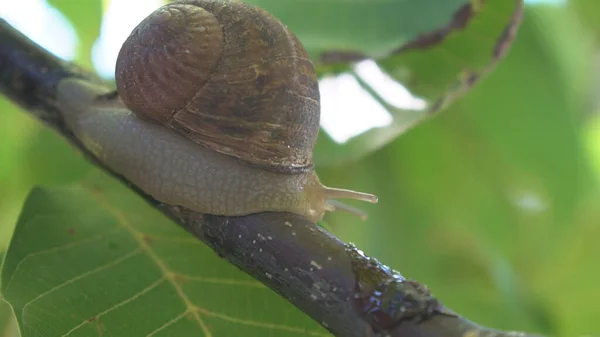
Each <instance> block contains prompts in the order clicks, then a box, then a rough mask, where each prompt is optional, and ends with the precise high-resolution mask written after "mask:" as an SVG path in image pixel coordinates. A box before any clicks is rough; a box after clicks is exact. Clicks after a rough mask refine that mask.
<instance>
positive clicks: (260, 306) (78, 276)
mask: <svg viewBox="0 0 600 337" xmlns="http://www.w3.org/2000/svg"><path fill="white" fill-rule="evenodd" d="M2 291H3V294H4V296H5V298H6V300H7V301H8V302H9V303H10V304H11V306H12V307H13V309H14V311H15V314H16V317H17V320H18V322H19V327H20V328H21V331H22V333H23V336H24V337H29V336H58V335H68V336H90V335H97V334H102V335H105V336H142V335H143V336H146V335H151V336H236V335H243V336H264V335H272V336H327V335H328V334H327V333H326V332H325V331H324V330H323V329H322V328H320V327H319V326H318V325H317V324H316V323H315V322H313V321H312V320H310V319H309V318H308V317H306V316H305V315H304V314H303V313H302V312H300V311H299V310H298V309H296V308H295V307H293V306H292V305H290V304H289V303H287V302H285V301H284V300H283V299H281V298H280V297H279V296H278V295H277V294H275V293H274V292H273V291H271V290H270V289H268V288H266V287H264V286H263V285H262V284H260V283H258V282H256V281H254V280H253V279H251V278H250V277H249V276H247V275H246V274H244V273H242V272H240V271H239V270H237V269H236V268H235V267H233V266H232V265H230V264H228V263H227V262H226V261H224V260H222V259H220V258H219V257H218V256H216V255H215V254H214V253H213V251H212V250H210V248H208V247H207V246H205V245H204V244H202V243H201V242H199V241H198V240H197V239H196V238H194V237H192V236H191V235H190V234H188V233H187V232H185V231H184V230H183V229H181V228H179V227H177V226H176V225H175V224H173V223H172V222H170V221H168V220H167V219H166V218H164V217H163V216H162V215H160V214H158V212H157V211H156V210H154V209H151V208H150V207H149V206H148V205H147V204H146V203H145V202H143V201H142V200H141V199H140V198H139V197H138V196H136V195H134V194H133V193H132V192H130V191H129V190H127V189H125V188H124V187H123V186H121V185H118V184H117V183H115V182H114V181H112V180H109V179H101V180H100V181H98V180H96V179H94V181H93V182H91V183H87V184H86V185H85V186H74V187H69V188H42V187H40V188H36V189H34V190H33V191H32V192H31V194H30V196H29V198H28V199H27V202H26V204H25V207H24V209H23V212H22V214H21V217H20V219H19V222H18V224H17V227H16V229H15V233H14V237H13V239H12V242H11V245H10V247H9V249H8V252H7V256H6V259H5V263H4V267H3V269H2Z"/></svg>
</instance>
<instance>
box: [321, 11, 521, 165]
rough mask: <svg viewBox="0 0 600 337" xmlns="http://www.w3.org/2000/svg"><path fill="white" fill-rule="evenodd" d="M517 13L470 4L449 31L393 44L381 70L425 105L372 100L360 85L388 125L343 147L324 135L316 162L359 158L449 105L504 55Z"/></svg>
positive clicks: (366, 86) (369, 132)
mask: <svg viewBox="0 0 600 337" xmlns="http://www.w3.org/2000/svg"><path fill="white" fill-rule="evenodd" d="M410 3H413V4H414V3H419V2H410ZM522 9H523V3H522V1H521V0H512V1H506V0H490V1H486V2H484V3H479V2H471V3H470V5H469V6H466V7H462V8H461V9H460V11H459V12H458V13H456V15H455V17H454V21H453V22H452V23H451V24H449V26H448V27H451V29H447V30H444V31H443V33H442V32H438V33H436V34H433V33H432V34H429V35H427V34H425V35H421V36H420V37H419V38H418V39H416V40H414V41H412V42H411V43H409V44H407V45H398V46H397V47H398V48H397V49H395V50H394V51H392V53H391V55H389V56H387V57H382V58H378V59H376V60H377V61H378V64H379V65H380V66H381V67H382V69H383V70H384V71H385V72H387V73H388V74H389V75H390V76H391V77H392V78H393V79H395V80H397V81H398V82H400V83H402V84H403V85H404V86H405V87H406V88H407V89H408V90H409V91H410V92H411V93H412V94H413V95H416V96H417V97H419V98H421V99H423V100H424V101H425V102H426V103H427V107H426V108H425V109H424V110H421V111H411V110H405V109H402V108H397V107H394V106H393V105H392V104H390V103H389V102H386V101H385V100H384V99H382V98H380V97H376V95H377V91H376V90H373V88H372V87H370V85H369V84H365V83H363V86H364V87H365V89H367V90H368V91H369V92H370V94H371V95H375V98H377V100H378V101H379V102H380V103H381V104H382V105H383V106H384V107H385V108H386V109H387V110H388V111H389V112H390V114H391V115H392V116H393V122H392V123H391V124H390V125H389V126H386V127H381V128H375V129H372V130H370V131H368V132H366V133H364V134H362V135H360V136H359V137H356V138H354V139H351V140H350V141H348V142H347V143H345V144H342V145H340V144H336V143H334V142H333V141H332V140H331V139H329V138H328V137H326V136H325V135H323V136H321V137H320V139H319V144H318V145H317V148H316V149H315V161H316V162H317V163H318V164H321V165H327V164H341V163H344V162H347V161H351V160H357V159H360V158H362V157H363V156H365V155H367V154H369V153H371V152H373V151H375V150H377V149H379V148H381V147H382V146H384V145H386V144H387V143H389V142H391V141H393V140H394V139H396V138H397V137H398V136H399V135H401V134H403V133H404V132H406V131H407V130H408V129H410V128H411V127H413V126H415V125H417V124H419V123H421V122H423V121H425V120H426V119H427V118H428V117H430V116H431V115H433V114H435V113H438V112H440V111H442V110H443V109H445V108H447V107H448V106H450V105H451V104H452V103H453V102H454V100H456V99H457V98H459V97H461V96H462V95H463V94H464V93H466V92H467V91H468V90H470V89H471V88H472V87H473V86H474V85H475V83H476V82H478V81H479V80H480V79H481V78H483V77H484V76H485V75H486V74H487V73H489V72H491V71H492V70H493V69H494V67H495V65H496V64H497V63H498V62H499V61H500V60H501V59H502V58H503V57H504V55H505V54H506V53H507V52H508V50H509V47H510V45H511V43H512V39H513V37H514V35H515V33H516V30H517V28H518V26H519V24H520V18H521V13H522ZM397 33H398V34H400V35H401V34H402V33H401V32H397ZM398 95H400V93H398ZM362 113H363V114H368V113H369V111H363V112H362ZM340 123H341V124H343V123H344V121H343V120H340Z"/></svg>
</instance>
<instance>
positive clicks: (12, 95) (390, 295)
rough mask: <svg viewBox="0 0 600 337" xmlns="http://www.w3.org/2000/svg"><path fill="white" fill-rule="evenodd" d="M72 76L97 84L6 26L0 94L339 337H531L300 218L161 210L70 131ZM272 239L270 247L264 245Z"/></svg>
mask: <svg viewBox="0 0 600 337" xmlns="http://www.w3.org/2000/svg"><path fill="white" fill-rule="evenodd" d="M69 77H78V78H82V79H86V80H88V81H93V82H98V81H99V79H98V78H97V77H96V76H95V75H93V74H90V73H86V72H85V71H83V70H81V69H80V68H78V67H77V66H75V65H73V64H70V63H67V62H64V61H61V60H60V59H58V58H56V57H55V56H54V55H52V54H50V53H49V52H47V51H45V50H44V49H42V48H41V47H39V46H38V45H36V44H35V43H33V42H32V41H31V40H29V39H28V38H27V37H25V36H24V35H23V34H21V33H20V32H18V31H17V30H15V29H14V28H13V27H11V26H10V25H9V24H8V23H7V22H5V21H4V20H0V92H2V93H3V94H4V95H5V96H6V97H8V98H9V99H11V100H13V101H14V102H16V103H18V104H19V105H20V106H21V107H23V109H24V110H26V111H28V112H30V113H31V114H32V115H33V116H34V117H36V118H38V119H39V120H41V121H43V122H44V123H45V124H46V125H47V126H49V127H50V128H52V129H54V130H55V131H56V132H58V133H59V134H60V135H62V136H63V137H64V138H65V139H66V140H67V141H69V142H70V143H71V144H72V145H73V146H74V147H76V148H77V149H79V150H80V151H81V152H82V153H84V155H85V156H86V157H87V158H88V159H90V160H91V161H92V162H94V163H95V164H96V165H98V166H99V167H101V168H103V169H104V170H106V171H107V172H109V173H110V174H112V175H113V176H115V177H116V178H117V179H119V180H121V181H122V182H123V183H125V184H127V185H128V186H130V187H131V188H132V189H133V190H135V191H136V192H137V193H138V194H139V195H140V196H142V197H143V198H145V199H146V200H147V201H148V202H149V203H150V204H151V205H153V206H154V207H157V208H158V209H160V210H161V211H162V212H163V213H164V214H165V215H167V216H168V217H170V218H171V219H173V220H174V221H175V222H176V223H177V224H179V225H180V226H182V227H183V228H185V229H186V230H188V231H189V232H191V233H192V234H193V235H195V236H196V237H197V238H198V239H200V240H201V241H203V242H204V243H206V244H207V245H208V246H210V247H211V248H212V249H213V250H214V251H215V252H216V253H217V254H219V255H220V256H221V257H223V258H225V259H226V260H227V261H229V262H230V263H232V264H234V265H235V266H237V267H238V268H240V269H241V270H243V271H244V272H246V273H248V274H250V275H251V276H252V277H254V278H256V279H257V280H259V281H261V282H262V283H264V284H265V285H266V286H268V287H269V288H271V289H273V290H275V291H276V292H277V293H279V294H280V295H281V296H282V297H283V298H285V299H287V300H288V301H289V302H291V303H292V304H294V305H295V306H297V307H298V308H299V309H300V310H302V311H303V312H304V313H306V314H307V315H308V316H310V317H311V318H312V319H314V320H315V321H317V322H319V323H320V324H321V325H323V326H324V327H325V328H327V329H328V330H329V331H330V332H331V333H333V334H334V335H336V336H343V337H360V336H369V337H370V336H397V337H403V336H406V337H408V336H410V337H426V336H427V337H442V336H443V337H458V336H470V337H477V336H490V337H491V336H495V337H496V336H497V337H501V336H523V337H533V335H527V334H520V333H507V332H501V331H495V330H489V329H486V328H483V327H480V326H478V325H476V324H474V323H472V322H470V321H468V320H466V319H464V318H462V317H460V316H459V315H456V314H454V313H453V312H451V311H450V310H449V309H447V308H445V307H444V306H443V305H442V304H441V303H440V302H439V301H438V300H437V299H435V298H434V297H433V296H432V295H431V294H430V293H429V291H428V290H427V288H426V287H425V286H423V285H421V284H419V283H417V282H414V281H409V280H406V279H404V278H403V277H402V276H401V275H400V274H399V273H398V272H396V271H394V270H392V269H390V268H388V267H387V266H385V265H382V264H380V263H379V262H378V261H377V260H375V259H372V258H369V257H367V256H365V255H364V254H362V252H360V251H359V250H358V249H356V248H355V247H353V246H351V245H347V244H345V243H344V242H342V241H340V240H338V239H337V238H336V237H334V236H332V235H331V234H329V233H327V232H326V231H324V230H322V229H320V228H319V227H317V226H315V225H314V224H313V223H311V222H309V221H308V220H306V219H304V218H303V217H300V216H297V215H293V214H288V213H261V214H254V215H249V216H244V217H222V216H212V215H206V214H199V213H195V212H191V211H189V210H186V209H183V208H180V207H174V206H168V205H163V204H160V203H159V202H157V201H155V200H153V199H152V198H150V197H149V196H148V195H146V194H144V193H143V192H142V191H140V190H139V189H138V188H136V187H135V186H133V185H132V184H131V183H129V182H128V181H126V180H125V179H124V178H123V177H120V176H118V175H116V174H115V173H114V172H111V171H110V170H108V169H107V167H106V166H104V165H103V164H102V162H101V161H100V160H99V159H98V158H96V157H94V156H93V155H92V153H91V152H89V151H88V150H87V149H86V148H85V147H84V146H83V145H82V144H81V143H80V142H79V141H78V140H77V139H76V138H75V136H74V135H73V133H72V132H71V131H70V130H69V128H68V126H67V125H66V123H65V122H64V119H63V115H62V112H61V111H60V109H59V108H58V107H57V105H56V103H55V101H56V99H55V98H56V87H57V84H58V83H59V81H61V80H63V79H66V78H69ZM269 237H270V238H272V240H262V239H260V238H269Z"/></svg>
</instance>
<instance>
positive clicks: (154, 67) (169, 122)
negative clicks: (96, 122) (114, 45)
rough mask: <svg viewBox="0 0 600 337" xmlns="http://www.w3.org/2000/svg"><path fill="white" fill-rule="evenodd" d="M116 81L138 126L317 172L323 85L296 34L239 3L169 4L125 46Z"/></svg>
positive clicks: (260, 162) (247, 158)
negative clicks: (146, 124) (314, 162)
mask: <svg viewBox="0 0 600 337" xmlns="http://www.w3.org/2000/svg"><path fill="white" fill-rule="evenodd" d="M116 79H117V89H118V91H119V95H120V96H121V98H122V100H123V102H124V103H125V105H127V107H129V108H130V109H131V110H132V111H133V112H134V113H135V114H136V115H137V116H138V117H140V118H143V119H146V120H149V121H152V122H155V123H161V124H163V125H165V126H167V127H170V128H172V129H174V130H175V131H177V132H179V133H181V134H182V135H184V136H185V137H187V138H188V139H190V140H192V141H194V142H196V143H198V144H200V145H202V146H206V147H208V148H211V149H213V150H216V151H218V152H221V153H224V154H227V155H231V156H234V157H236V158H239V159H241V160H242V161H244V162H246V163H248V164H250V165H253V166H259V167H262V168H266V169H270V170H274V171H277V172H289V173H296V172H298V171H304V170H310V169H312V151H313V148H314V145H315V142H316V139H317V135H318V131H319V113H320V106H319V91H318V81H317V77H316V74H315V71H314V68H313V65H312V63H311V62H310V60H309V58H308V55H307V53H306V51H305V50H304V48H303V46H302V45H301V43H300V42H299V40H298V39H297V38H296V36H295V35H294V34H293V33H291V32H290V31H289V30H288V29H287V28H286V27H285V26H284V25H283V24H282V23H281V22H279V20H277V19H275V18H274V17H273V16H271V15H270V14H268V13H267V12H266V11H263V10H261V9H259V8H256V7H253V6H250V5H247V4H244V3H241V2H237V1H218V0H183V1H178V2H175V3H171V4H168V5H165V6H163V7H161V8H160V9H158V10H157V11H155V12H154V13H153V14H151V15H150V16H149V17H148V18H146V19H145V20H144V21H142V22H141V23H140V24H139V25H138V26H137V27H136V28H135V29H134V30H133V32H132V33H131V35H130V36H129V38H128V39H127V41H126V42H125V44H124V45H123V48H122V49H121V51H120V53H119V57H118V60H117V68H116Z"/></svg>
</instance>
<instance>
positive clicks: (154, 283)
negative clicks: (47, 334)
mask: <svg viewBox="0 0 600 337" xmlns="http://www.w3.org/2000/svg"><path fill="white" fill-rule="evenodd" d="M166 279H167V278H166V276H164V275H163V276H162V277H160V278H159V279H158V280H156V281H154V282H153V283H152V284H150V285H148V286H147V287H145V288H144V289H142V290H140V291H139V292H137V293H136V294H134V295H133V296H131V297H129V298H128V299H126V300H123V301H121V302H119V303H117V304H115V305H113V306H112V307H110V308H107V309H106V310H104V311H102V312H100V313H98V314H96V315H94V319H98V318H100V317H101V316H104V315H106V314H108V313H109V312H111V311H113V310H115V309H118V308H120V307H122V306H124V305H126V304H127V303H130V302H132V301H135V300H136V299H138V298H139V297H140V296H142V295H144V294H146V293H147V292H149V291H150V290H152V289H154V288H156V287H158V286H159V285H160V284H161V283H163V282H164V281H166ZM89 323H90V320H89V319H86V320H84V321H83V322H81V323H80V324H77V325H76V326H74V327H73V328H72V329H71V330H69V331H67V333H65V334H64V335H62V336H63V337H66V336H69V335H70V334H71V333H73V332H74V331H76V330H78V329H79V328H81V327H82V326H84V325H86V324H89Z"/></svg>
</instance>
